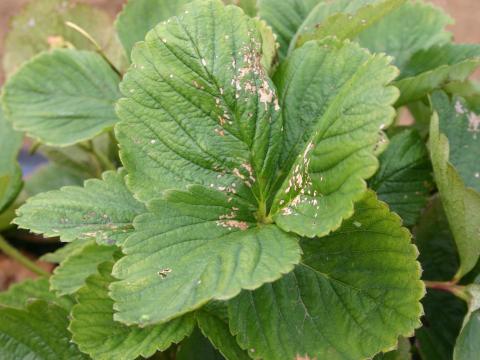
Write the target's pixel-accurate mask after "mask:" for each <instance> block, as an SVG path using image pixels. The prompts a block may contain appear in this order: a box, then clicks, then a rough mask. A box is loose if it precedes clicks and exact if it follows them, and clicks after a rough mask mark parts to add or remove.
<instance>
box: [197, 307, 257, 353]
mask: <svg viewBox="0 0 480 360" xmlns="http://www.w3.org/2000/svg"><path fill="white" fill-rule="evenodd" d="M196 318H197V322H198V327H199V328H200V330H201V331H202V333H203V335H204V336H205V337H207V338H208V339H209V340H210V341H211V342H212V344H213V346H214V347H215V348H216V349H218V350H219V351H220V352H221V353H222V354H223V356H225V358H226V359H228V360H248V359H250V357H249V356H248V352H246V351H244V350H242V349H241V348H240V346H239V345H238V343H237V341H236V340H235V337H234V336H233V335H232V334H231V333H230V330H229V328H228V314H227V307H226V305H225V304H224V303H212V304H208V305H206V306H204V307H203V308H202V309H201V310H200V311H197V313H196Z"/></svg>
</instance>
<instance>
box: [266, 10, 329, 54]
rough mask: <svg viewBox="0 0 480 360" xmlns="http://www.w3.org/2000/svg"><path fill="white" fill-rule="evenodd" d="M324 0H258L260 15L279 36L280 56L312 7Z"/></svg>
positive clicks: (284, 52) (285, 52)
mask: <svg viewBox="0 0 480 360" xmlns="http://www.w3.org/2000/svg"><path fill="white" fill-rule="evenodd" d="M320 2H322V0H281V1H278V0H258V5H257V6H258V9H259V15H260V17H261V18H262V19H264V20H265V21H266V22H267V23H268V24H269V25H270V26H272V28H273V30H274V32H275V33H276V34H277V36H278V42H279V43H280V51H279V55H280V58H281V59H283V58H284V57H286V55H287V52H288V48H289V46H290V42H291V40H292V39H293V37H294V36H295V34H296V33H297V31H298V29H299V28H300V26H301V25H302V23H303V22H304V20H305V19H306V18H307V16H308V14H309V13H310V11H312V9H313V8H314V7H315V6H316V5H317V4H318V3H320Z"/></svg>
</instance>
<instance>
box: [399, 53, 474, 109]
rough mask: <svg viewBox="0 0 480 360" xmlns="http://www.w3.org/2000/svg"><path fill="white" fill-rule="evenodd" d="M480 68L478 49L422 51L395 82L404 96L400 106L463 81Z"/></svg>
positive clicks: (406, 66)
mask: <svg viewBox="0 0 480 360" xmlns="http://www.w3.org/2000/svg"><path fill="white" fill-rule="evenodd" d="M479 65H480V46H479V45H458V44H446V45H442V46H434V47H431V48H430V49H428V50H422V51H419V52H417V53H415V54H414V55H413V56H412V58H411V59H410V60H409V62H408V63H407V64H406V65H405V68H404V69H403V70H402V74H401V76H400V78H399V80H398V81H396V82H395V86H397V87H398V88H399V89H400V93H401V96H400V99H399V100H398V101H397V105H403V104H406V103H409V102H412V101H415V100H420V99H422V98H423V97H424V96H425V95H427V94H428V93H430V92H432V91H433V90H435V89H438V88H440V87H441V86H442V85H444V84H446V83H448V82H452V81H463V80H465V79H467V78H468V77H469V76H470V75H471V74H472V72H473V71H474V70H475V69H476V68H478V66H479Z"/></svg>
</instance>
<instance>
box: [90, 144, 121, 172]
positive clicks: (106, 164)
mask: <svg viewBox="0 0 480 360" xmlns="http://www.w3.org/2000/svg"><path fill="white" fill-rule="evenodd" d="M92 154H93V156H95V158H96V159H97V160H98V162H99V163H100V165H101V166H102V168H103V169H104V170H116V169H117V168H116V167H115V165H114V164H113V163H112V162H111V161H110V159H108V158H107V157H106V156H105V155H104V154H103V153H102V152H100V151H98V150H97V149H95V146H93V144H92Z"/></svg>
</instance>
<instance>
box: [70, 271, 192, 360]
mask: <svg viewBox="0 0 480 360" xmlns="http://www.w3.org/2000/svg"><path fill="white" fill-rule="evenodd" d="M112 266H113V263H112V262H109V263H103V264H101V265H100V266H99V268H98V273H97V274H95V275H92V276H90V277H89V278H88V279H87V280H86V284H85V286H84V287H82V288H81V289H80V290H79V291H78V292H77V301H78V304H77V305H75V306H74V308H73V311H72V321H71V323H70V327H69V330H70V331H71V333H72V334H73V338H72V340H73V341H74V342H75V343H76V344H77V345H78V347H79V348H80V349H81V350H82V351H83V352H85V353H87V354H89V355H90V356H91V357H92V358H93V359H97V360H110V359H123V360H129V359H131V360H134V359H137V358H138V357H139V356H142V357H144V358H148V357H150V356H152V355H153V354H154V353H155V352H156V351H157V350H165V349H167V348H168V347H169V346H170V345H171V344H172V343H178V342H180V340H182V339H183V338H184V337H185V336H187V335H189V334H190V333H191V332H192V330H193V327H194V326H195V318H194V316H193V314H190V315H186V316H183V317H181V318H177V319H175V320H172V321H171V322H168V323H166V324H162V325H156V326H148V327H143V328H140V327H136V326H131V327H128V326H126V325H124V324H122V323H118V322H116V321H114V320H113V300H111V299H110V298H109V296H108V287H109V285H110V284H111V283H112V282H114V281H115V279H114V278H113V277H112V276H111V275H110V273H111V270H112ZM92 329H95V331H92Z"/></svg>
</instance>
